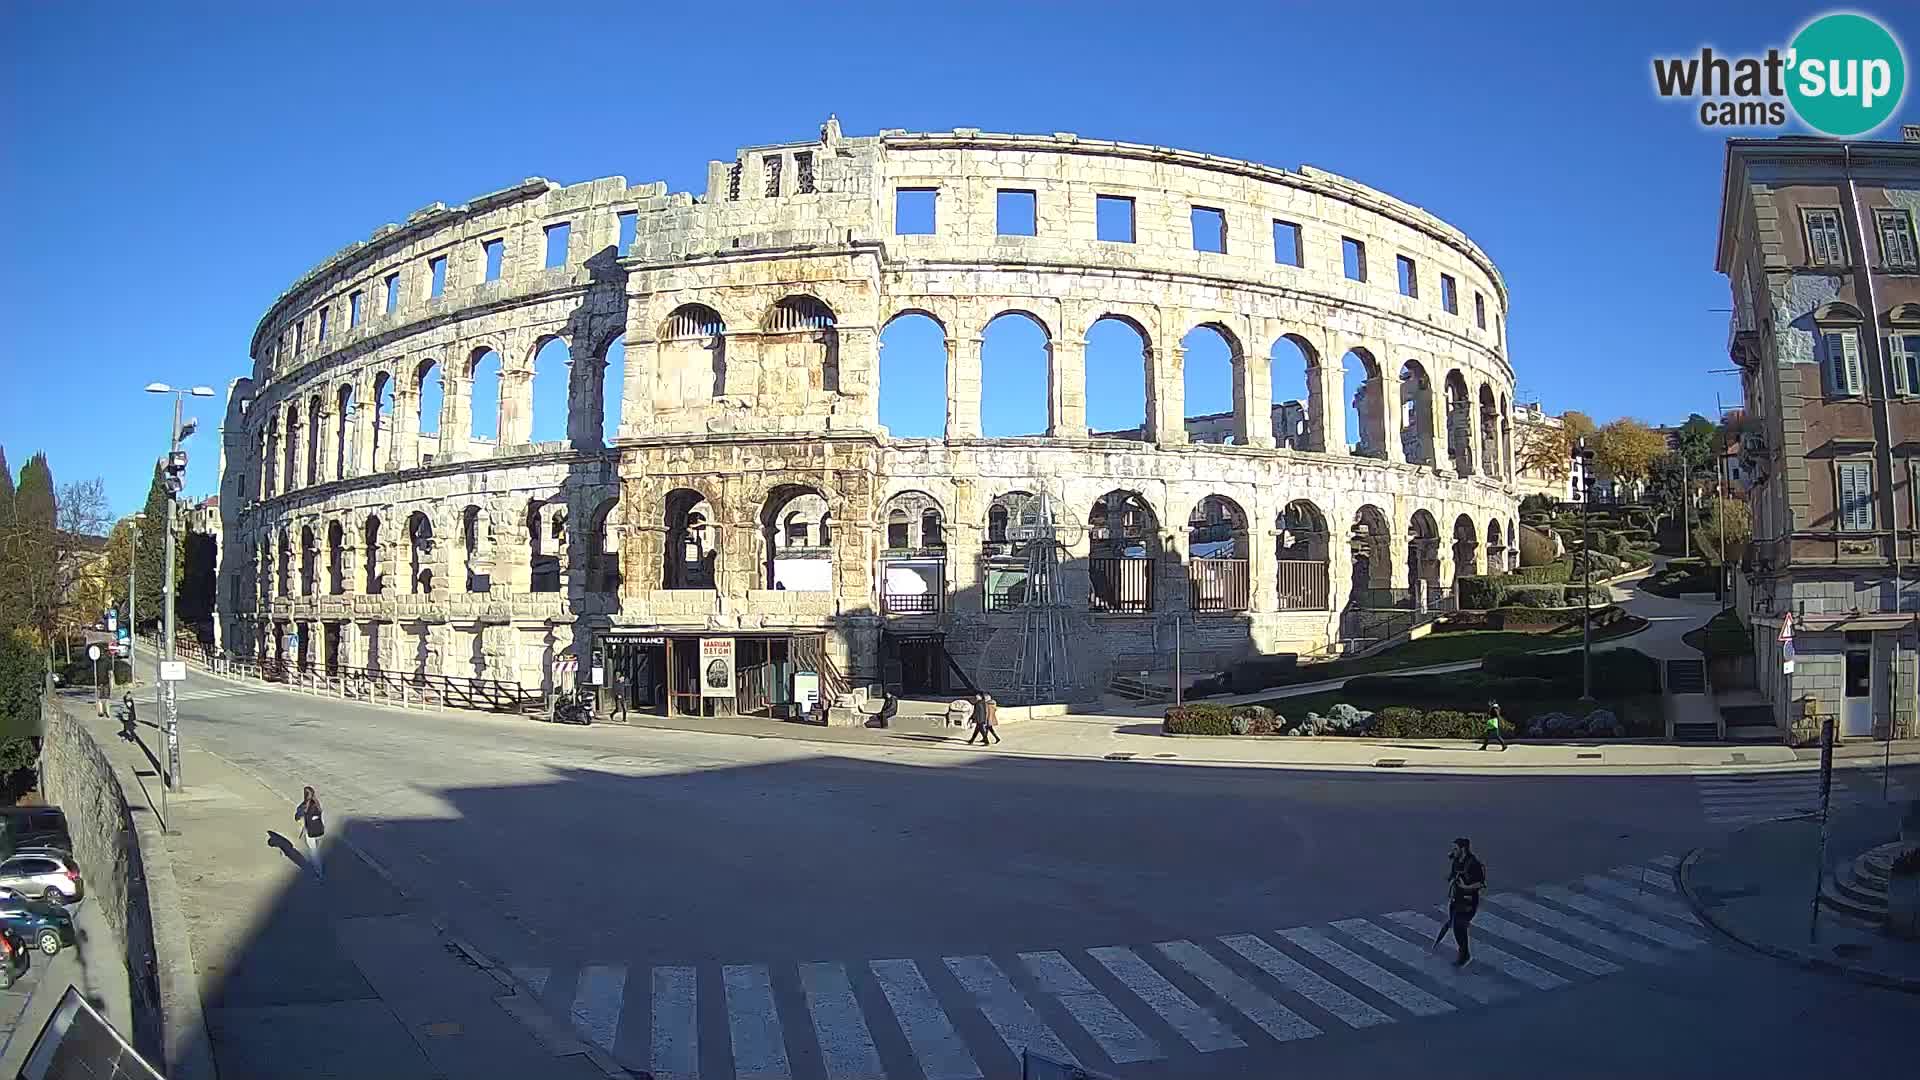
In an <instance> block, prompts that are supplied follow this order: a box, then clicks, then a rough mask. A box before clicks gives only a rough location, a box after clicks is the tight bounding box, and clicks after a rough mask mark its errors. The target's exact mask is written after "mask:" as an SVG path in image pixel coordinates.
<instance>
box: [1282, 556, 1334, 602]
mask: <svg viewBox="0 0 1920 1080" xmlns="http://www.w3.org/2000/svg"><path fill="white" fill-rule="evenodd" d="M1274 571H1275V574H1274V576H1275V577H1276V578H1277V579H1278V580H1279V602H1280V610H1281V611H1325V610H1327V608H1328V607H1329V606H1330V601H1329V600H1328V590H1327V564H1326V563H1324V562H1321V561H1320V560H1318V559H1281V560H1279V561H1278V562H1277V563H1275V564H1274Z"/></svg>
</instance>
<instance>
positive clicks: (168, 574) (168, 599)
mask: <svg viewBox="0 0 1920 1080" xmlns="http://www.w3.org/2000/svg"><path fill="white" fill-rule="evenodd" d="M146 389H147V392H148V393H149V394H172V395H173V423H172V425H171V426H169V427H168V429H167V458H166V462H165V464H164V466H163V474H162V481H163V483H164V484H165V485H166V489H167V505H166V507H165V513H166V515H167V520H166V521H165V522H163V523H162V527H163V528H164V529H166V541H167V542H166V545H165V548H164V554H163V555H162V559H163V560H164V565H163V566H162V568H161V571H160V573H161V575H162V576H161V579H160V582H161V587H162V596H163V598H164V599H163V600H162V604H163V605H164V607H163V609H162V611H161V614H160V647H159V648H158V649H156V650H154V651H155V652H156V653H157V654H158V661H157V662H158V664H159V665H164V666H162V667H161V670H160V674H161V675H162V676H163V677H162V678H161V679H160V680H159V683H160V707H161V711H162V713H163V717H162V722H163V724H164V725H165V729H166V733H167V770H166V771H167V775H166V778H165V783H164V785H163V786H164V787H169V788H172V789H173V790H175V791H178V790H180V786H181V785H180V697H179V687H178V686H177V685H176V684H175V680H172V679H168V678H165V677H164V676H165V674H166V672H167V669H168V668H171V667H173V665H175V664H177V663H178V662H179V656H178V655H177V653H176V651H175V648H174V641H173V632H174V631H173V621H174V611H173V609H174V586H173V566H174V546H175V543H176V539H175V536H174V534H175V532H176V531H177V530H178V528H179V519H180V489H181V487H182V486H183V485H184V483H185V481H186V472H187V455H186V454H185V453H184V452H182V451H181V449H180V440H181V439H184V438H186V437H187V436H189V435H191V434H193V429H194V426H195V425H194V424H192V423H188V424H186V425H185V426H182V423H181V414H180V408H181V399H182V398H184V397H185V396H186V395H188V394H192V395H193V396H194V397H212V396H213V388H212V387H210V386H195V387H193V388H192V389H185V388H180V389H176V388H174V387H171V386H168V385H167V384H166V383H158V382H156V383H148V384H147V387H146Z"/></svg>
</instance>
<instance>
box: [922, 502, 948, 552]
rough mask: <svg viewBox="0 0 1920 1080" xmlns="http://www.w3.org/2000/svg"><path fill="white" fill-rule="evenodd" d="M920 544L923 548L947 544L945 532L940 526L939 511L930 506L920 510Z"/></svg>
mask: <svg viewBox="0 0 1920 1080" xmlns="http://www.w3.org/2000/svg"><path fill="white" fill-rule="evenodd" d="M920 546H921V547H923V548H943V547H946V546H947V537H946V533H945V531H944V530H943V529H942V528H941V518H940V511H938V510H935V509H933V508H931V507H929V508H928V509H926V510H922V511H921V512H920Z"/></svg>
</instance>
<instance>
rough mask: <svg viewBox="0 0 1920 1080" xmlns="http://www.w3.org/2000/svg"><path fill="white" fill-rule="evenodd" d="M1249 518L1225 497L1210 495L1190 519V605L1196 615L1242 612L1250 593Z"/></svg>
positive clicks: (1188, 562)
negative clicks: (1197, 613)
mask: <svg viewBox="0 0 1920 1080" xmlns="http://www.w3.org/2000/svg"><path fill="white" fill-rule="evenodd" d="M1247 555H1248V550H1247V515H1246V511H1244V510H1242V509H1241V508H1240V504H1239V503H1237V502H1234V501H1233V500H1232V499H1229V498H1227V497H1226V496H1224V495H1209V496H1207V497H1206V498H1204V499H1202V500H1200V502H1198V503H1197V504H1195V505H1194V508H1193V512H1192V513H1190V514H1188V515H1187V605H1188V607H1189V608H1190V609H1192V610H1193V611H1201V612H1241V611H1246V610H1248V609H1249V608H1250V607H1252V596H1251V595H1250V593H1249V590H1248V563H1247Z"/></svg>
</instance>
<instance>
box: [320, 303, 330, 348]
mask: <svg viewBox="0 0 1920 1080" xmlns="http://www.w3.org/2000/svg"><path fill="white" fill-rule="evenodd" d="M329 314H330V312H329V311H328V310H327V309H326V308H321V309H320V340H321V341H325V340H327V316H328V315H329Z"/></svg>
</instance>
